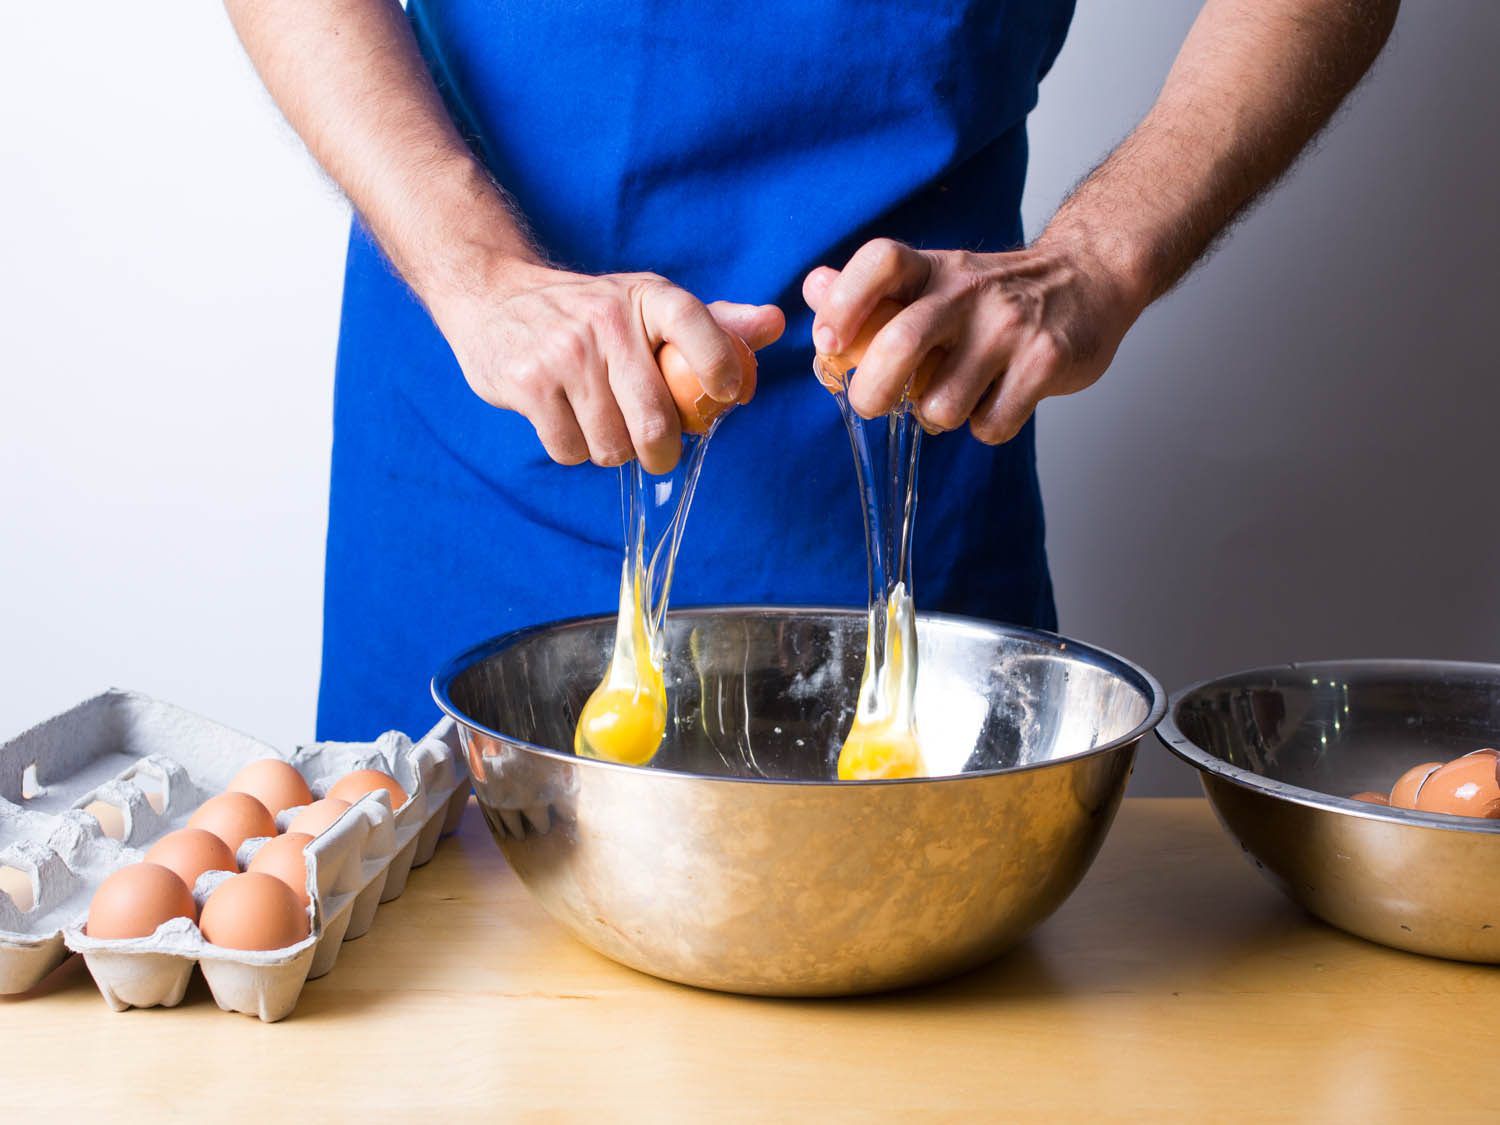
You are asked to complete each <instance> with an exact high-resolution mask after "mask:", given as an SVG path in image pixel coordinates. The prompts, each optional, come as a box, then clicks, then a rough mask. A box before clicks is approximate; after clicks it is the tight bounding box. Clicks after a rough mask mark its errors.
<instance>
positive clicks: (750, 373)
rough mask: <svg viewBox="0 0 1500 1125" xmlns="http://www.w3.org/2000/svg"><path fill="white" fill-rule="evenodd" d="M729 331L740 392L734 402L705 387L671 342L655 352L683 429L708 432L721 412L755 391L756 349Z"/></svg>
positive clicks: (697, 432)
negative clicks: (721, 397)
mask: <svg viewBox="0 0 1500 1125" xmlns="http://www.w3.org/2000/svg"><path fill="white" fill-rule="evenodd" d="M728 335H729V339H730V342H731V343H732V344H733V345H734V349H735V352H736V354H737V356H738V358H739V361H740V393H739V397H738V398H737V400H736V402H734V403H730V402H720V401H719V400H718V399H716V398H714V397H713V396H712V395H711V394H709V393H708V392H707V391H706V390H704V389H703V384H702V383H700V382H699V381H698V376H697V375H696V374H695V373H694V372H693V369H692V368H691V367H689V366H688V361H687V358H686V357H685V356H684V355H683V354H682V353H681V352H680V351H678V350H677V348H676V347H675V346H673V345H672V344H663V345H662V346H661V349H660V350H659V351H658V352H657V353H656V365H657V366H658V367H660V368H661V375H662V378H663V379H665V380H666V381H667V390H669V391H671V392H672V401H673V402H675V403H676V404H677V417H678V419H679V420H680V421H681V422H682V429H683V432H684V433H689V434H703V433H707V432H708V427H709V426H710V425H712V424H713V420H714V419H715V418H717V417H718V416H719V415H720V414H723V413H724V411H726V410H728V409H729V408H730V407H731V406H734V405H736V404H739V405H743V404H744V403H747V402H749V401H750V399H751V398H752V397H754V395H755V374H756V364H755V353H754V352H752V351H751V350H750V347H749V345H748V344H746V343H745V341H743V340H741V339H740V338H739V337H738V336H736V335H735V334H734V333H733V332H731V333H729V334H728Z"/></svg>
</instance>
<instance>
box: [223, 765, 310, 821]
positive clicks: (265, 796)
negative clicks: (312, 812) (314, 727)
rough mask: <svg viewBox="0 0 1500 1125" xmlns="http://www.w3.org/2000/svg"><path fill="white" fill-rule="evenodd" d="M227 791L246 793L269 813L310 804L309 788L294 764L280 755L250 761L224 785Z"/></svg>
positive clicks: (273, 813)
mask: <svg viewBox="0 0 1500 1125" xmlns="http://www.w3.org/2000/svg"><path fill="white" fill-rule="evenodd" d="M225 791H226V792H229V793H248V794H250V796H252V797H254V798H255V799H256V800H257V801H259V802H260V803H261V804H263V805H265V806H266V811H267V812H269V813H270V814H271V815H272V816H275V815H276V814H277V813H279V812H282V811H284V810H286V809H294V808H297V807H298V806H300V805H310V804H312V799H313V795H312V790H311V789H309V788H308V787H307V782H306V781H304V780H303V779H302V775H301V774H300V773H298V772H297V769H296V767H295V766H293V765H291V764H290V763H289V762H283V761H282V760H281V759H280V758H261V759H259V760H257V761H254V762H251V763H250V764H249V765H247V766H246V767H245V768H244V769H242V770H240V772H239V773H237V774H235V775H234V780H233V781H231V782H230V783H229V784H228V785H227V786H225Z"/></svg>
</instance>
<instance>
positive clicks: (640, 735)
mask: <svg viewBox="0 0 1500 1125" xmlns="http://www.w3.org/2000/svg"><path fill="white" fill-rule="evenodd" d="M666 732H667V707H666V699H665V698H657V697H656V696H654V695H653V694H652V693H651V692H650V691H641V690H636V689H632V688H611V687H608V686H605V685H601V686H600V687H599V689H598V690H597V691H595V692H594V694H593V695H591V696H589V700H588V702H587V703H585V704H584V705H583V714H582V715H580V716H579V718H578V732H577V734H576V735H575V736H574V747H573V748H574V751H575V752H576V753H578V754H579V755H581V756H583V757H585V758H601V759H603V760H604V761H606V762H622V763H624V764H625V765H628V766H643V765H645V764H646V763H647V762H649V761H650V760H651V759H652V758H653V757H655V755H656V749H657V747H658V746H660V745H661V740H662V736H663V735H665V734H666Z"/></svg>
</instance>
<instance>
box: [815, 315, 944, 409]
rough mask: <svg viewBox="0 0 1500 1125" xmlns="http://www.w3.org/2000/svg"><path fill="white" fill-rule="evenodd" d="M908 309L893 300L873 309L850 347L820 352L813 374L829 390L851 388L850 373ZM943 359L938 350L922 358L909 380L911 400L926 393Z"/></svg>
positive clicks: (907, 387)
mask: <svg viewBox="0 0 1500 1125" xmlns="http://www.w3.org/2000/svg"><path fill="white" fill-rule="evenodd" d="M905 307H906V306H904V305H902V304H900V303H899V302H897V301H893V300H891V299H890V298H889V297H884V298H882V299H881V300H880V301H879V303H877V304H876V306H875V307H874V308H873V309H871V310H870V314H869V315H868V316H867V317H865V322H864V323H863V324H862V325H860V328H859V332H858V333H857V334H856V335H855V337H854V340H853V341H852V342H851V343H850V344H849V345H848V346H847V347H845V348H843V349H841V350H839V351H836V352H829V353H826V354H825V353H821V352H820V353H819V354H818V355H817V356H816V357H815V358H814V359H813V372H814V374H816V375H817V377H818V382H820V383H822V384H823V387H824V388H825V389H826V390H828V391H830V392H834V393H837V392H838V391H841V390H845V389H847V385H848V379H849V372H851V371H853V370H854V369H855V368H857V367H858V366H859V365H860V362H861V361H862V360H863V359H864V358H865V352H866V351H868V350H869V347H870V345H871V344H872V343H873V342H874V340H875V337H876V336H878V335H879V334H880V330H881V329H882V328H884V327H885V326H886V325H887V324H889V323H890V322H891V321H893V320H895V319H896V314H897V313H899V312H901V310H902V309H903V308H905ZM942 359H943V353H942V352H941V351H937V350H934V351H930V352H928V353H927V354H926V355H925V356H924V357H923V358H922V362H921V363H919V364H918V365H917V369H916V371H914V372H913V373H912V376H911V378H910V379H909V380H908V381H907V385H906V397H907V398H909V399H913V400H915V399H918V398H921V397H922V392H923V391H925V390H926V389H927V384H928V382H929V380H931V378H932V373H933V372H934V371H936V370H937V367H938V364H939V363H941V362H942Z"/></svg>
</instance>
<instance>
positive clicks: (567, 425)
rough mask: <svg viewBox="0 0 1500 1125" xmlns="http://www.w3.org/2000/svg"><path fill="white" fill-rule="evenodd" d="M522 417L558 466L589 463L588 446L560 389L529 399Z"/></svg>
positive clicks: (566, 398)
mask: <svg viewBox="0 0 1500 1125" xmlns="http://www.w3.org/2000/svg"><path fill="white" fill-rule="evenodd" d="M524 413H525V415H526V418H527V420H528V421H530V423H531V425H532V428H533V429H535V430H536V436H537V438H538V439H540V441H541V443H542V448H543V449H545V450H546V451H547V456H548V457H550V458H552V460H554V461H556V462H557V463H558V464H559V465H581V464H583V463H584V462H585V461H587V460H588V459H589V446H588V442H587V441H585V440H584V437H583V431H582V430H581V429H579V428H578V420H577V419H576V418H575V417H574V416H573V408H572V407H571V406H569V405H568V397H567V395H566V394H565V393H564V391H563V389H562V388H561V387H557V388H556V389H554V390H550V391H548V392H546V393H544V394H541V395H538V396H537V397H535V398H533V399H532V400H531V402H530V403H529V404H528V406H527V408H526V410H525V411H524Z"/></svg>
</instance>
